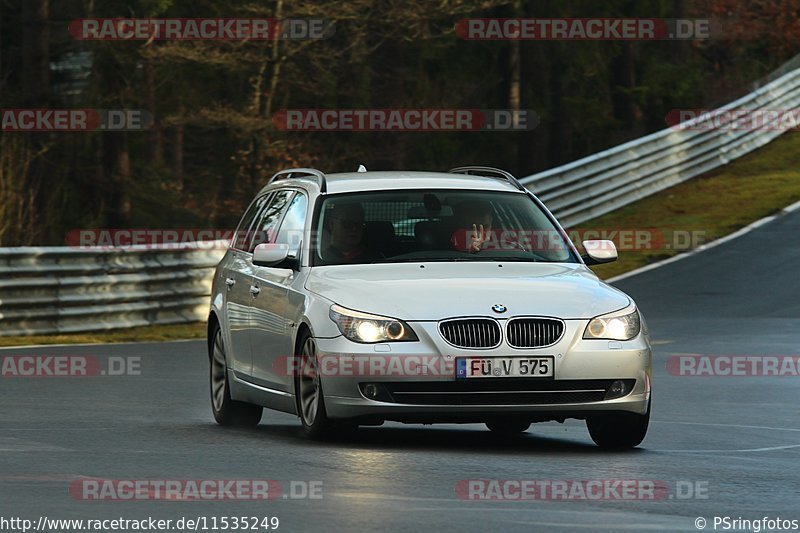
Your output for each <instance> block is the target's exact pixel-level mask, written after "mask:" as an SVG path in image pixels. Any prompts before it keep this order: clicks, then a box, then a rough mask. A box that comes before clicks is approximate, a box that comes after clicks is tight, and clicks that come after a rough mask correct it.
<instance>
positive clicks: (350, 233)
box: [313, 189, 578, 265]
mask: <svg viewBox="0 0 800 533" xmlns="http://www.w3.org/2000/svg"><path fill="white" fill-rule="evenodd" d="M316 220H317V222H316V228H315V229H316V232H315V234H316V235H318V236H319V238H318V239H315V253H314V254H313V264H314V265H339V264H364V263H401V262H422V261H529V262H530V261H532V262H557V263H576V262H578V260H577V258H576V256H575V254H574V252H573V251H572V249H571V248H570V246H569V245H568V243H567V241H566V238H565V236H564V235H563V234H562V233H560V232H559V231H558V230H557V228H556V226H555V225H554V224H553V222H552V221H551V220H550V218H549V217H548V216H547V214H545V212H544V211H543V210H542V209H541V208H540V207H539V206H538V205H537V204H536V203H535V202H534V201H533V200H532V199H531V198H529V197H528V196H527V195H525V194H521V193H513V192H484V191H464V190H430V189H428V190H397V191H380V192H370V193H349V194H337V195H330V196H327V197H325V198H324V199H323V200H322V203H321V204H320V207H319V211H318V215H317V218H316Z"/></svg>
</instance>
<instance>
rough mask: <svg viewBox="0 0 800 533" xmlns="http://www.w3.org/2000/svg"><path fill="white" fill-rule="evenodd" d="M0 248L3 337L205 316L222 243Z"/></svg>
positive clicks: (1, 329)
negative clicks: (170, 247) (116, 246)
mask: <svg viewBox="0 0 800 533" xmlns="http://www.w3.org/2000/svg"><path fill="white" fill-rule="evenodd" d="M214 243H217V244H212V242H211V241H209V242H206V243H204V244H205V247H207V248H208V249H205V247H203V248H201V247H198V246H196V245H195V246H192V245H189V246H186V245H182V246H181V248H180V249H177V248H175V247H173V248H172V249H152V248H150V249H148V248H145V247H131V248H128V249H100V248H98V249H78V248H71V247H41V248H40V247H21V248H0V272H2V274H3V275H2V277H0V336H10V335H33V334H43V333H70V332H78V331H96V330H104V329H111V328H127V327H133V326H146V325H150V324H170V323H178V322H193V321H198V320H205V318H206V313H207V312H208V297H209V295H210V294H211V280H212V275H213V270H214V267H216V265H217V263H218V262H219V260H220V259H221V258H222V255H223V254H224V253H225V250H224V246H223V245H220V244H219V241H214Z"/></svg>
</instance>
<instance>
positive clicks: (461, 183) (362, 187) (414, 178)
mask: <svg viewBox="0 0 800 533" xmlns="http://www.w3.org/2000/svg"><path fill="white" fill-rule="evenodd" d="M325 181H326V184H327V193H328V194H337V193H347V192H368V191H385V190H398V189H479V190H483V191H505V192H517V193H520V192H521V191H520V190H519V189H517V188H516V187H515V186H514V185H513V184H511V183H509V182H508V181H505V180H502V179H497V178H492V177H486V176H475V175H466V174H455V173H452V172H424V171H412V170H396V171H372V172H339V173H335V174H326V175H325ZM293 184H296V185H298V186H301V187H302V188H304V189H311V187H314V188H316V189H317V190H318V189H319V186H318V183H317V181H316V180H315V178H314V177H311V176H309V177H306V176H298V177H296V178H291V179H288V180H278V181H275V182H273V183H272V184H270V185H269V186H268V187H264V189H262V192H263V191H266V190H271V189H274V188H277V187H278V186H286V185H293Z"/></svg>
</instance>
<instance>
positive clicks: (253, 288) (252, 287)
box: [250, 285, 261, 296]
mask: <svg viewBox="0 0 800 533" xmlns="http://www.w3.org/2000/svg"><path fill="white" fill-rule="evenodd" d="M260 292H261V289H259V288H258V287H256V286H255V285H250V294H252V295H253V296H258V293H260Z"/></svg>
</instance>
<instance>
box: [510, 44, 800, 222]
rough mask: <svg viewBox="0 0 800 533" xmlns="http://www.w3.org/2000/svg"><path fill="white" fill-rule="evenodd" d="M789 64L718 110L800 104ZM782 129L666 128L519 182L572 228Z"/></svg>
mask: <svg viewBox="0 0 800 533" xmlns="http://www.w3.org/2000/svg"><path fill="white" fill-rule="evenodd" d="M798 57H800V56H798ZM787 66H789V67H793V68H794V70H791V71H790V72H788V73H785V74H781V75H779V76H778V77H777V78H776V79H774V80H773V81H769V82H767V83H765V84H764V85H762V86H760V87H758V88H756V89H755V90H754V91H753V92H752V93H750V94H748V95H746V96H744V97H742V98H739V99H738V100H736V101H734V102H731V103H729V104H727V105H725V106H722V107H720V108H718V109H716V110H715V111H716V112H720V111H733V110H745V109H746V110H750V111H753V110H766V109H769V110H789V109H797V108H800V68H798V67H800V64H798V62H797V58H795V60H792V61H790V62H789V63H787V64H786V65H784V66H783V67H781V69H779V70H778V71H776V72H783V71H785V70H787V68H788V67H787ZM698 120H699V121H702V120H703V117H702V116H701V117H700V118H699V119H698ZM784 131H785V130H783V131H782V130H779V129H754V130H735V129H726V128H722V129H708V130H690V129H683V130H681V129H678V128H677V127H676V128H674V129H673V128H668V129H665V130H661V131H658V132H656V133H653V134H651V135H648V136H646V137H641V138H639V139H636V140H633V141H630V142H627V143H625V144H621V145H619V146H616V147H614V148H611V149H608V150H605V151H603V152H599V153H597V154H593V155H590V156H588V157H584V158H583V159H579V160H577V161H573V162H572V163H568V164H566V165H563V166H560V167H556V168H552V169H550V170H546V171H544V172H540V173H538V174H534V175H532V176H528V177H525V178H522V179H520V180H519V181H520V182H522V183H523V184H524V185H525V186H526V187H529V188H531V189H532V190H533V191H534V192H535V193H536V195H537V196H538V197H539V198H540V199H541V200H542V201H543V202H545V204H547V206H548V208H549V209H550V210H551V211H553V213H554V214H555V215H556V216H557V217H558V218H559V221H560V222H561V224H562V225H564V227H574V226H575V225H576V224H580V223H581V222H585V221H587V220H589V219H592V218H595V217H598V216H600V215H604V214H606V213H608V212H611V211H613V210H615V209H619V208H620V207H623V206H625V205H628V204H630V203H632V202H635V201H637V200H640V199H642V198H645V197H647V196H650V195H652V194H655V193H657V192H659V191H662V190H664V189H666V188H669V187H672V186H673V185H677V184H678V183H681V182H684V181H686V180H688V179H691V178H693V177H696V176H699V175H701V174H704V173H706V172H708V171H710V170H713V169H715V168H718V167H720V166H722V165H725V164H727V163H729V162H730V161H732V160H734V159H736V158H739V157H741V156H743V155H745V154H747V153H749V152H751V151H753V150H755V149H757V148H759V147H761V146H763V145H765V144H767V143H769V142H770V141H772V140H773V139H775V138H776V137H778V136H779V135H781V134H782V133H784Z"/></svg>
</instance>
